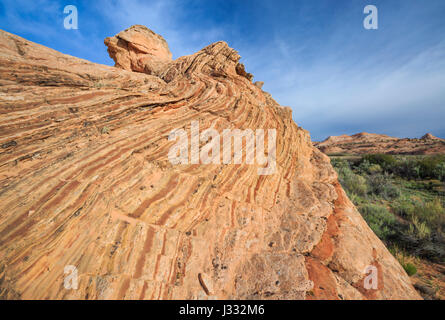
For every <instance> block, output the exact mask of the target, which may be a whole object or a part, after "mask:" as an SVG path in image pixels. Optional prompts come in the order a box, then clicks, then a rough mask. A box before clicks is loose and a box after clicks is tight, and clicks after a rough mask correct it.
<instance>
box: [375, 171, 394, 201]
mask: <svg viewBox="0 0 445 320" xmlns="http://www.w3.org/2000/svg"><path fill="white" fill-rule="evenodd" d="M367 181H368V186H369V192H371V194H375V195H378V196H382V197H383V198H384V199H385V200H392V199H396V198H398V197H400V195H401V191H400V189H399V188H397V187H396V186H395V185H393V184H392V183H391V179H390V177H389V175H387V174H372V175H369V176H368V179H367Z"/></svg>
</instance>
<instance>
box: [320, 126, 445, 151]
mask: <svg viewBox="0 0 445 320" xmlns="http://www.w3.org/2000/svg"><path fill="white" fill-rule="evenodd" d="M314 146H315V147H317V148H318V149H319V150H321V151H322V152H324V153H325V154H328V155H335V154H350V155H354V154H377V153H386V154H404V155H432V154H445V139H441V138H438V137H435V136H433V135H432V134H431V133H427V134H425V135H423V136H422V137H421V138H419V139H417V138H414V139H413V138H396V137H390V136H387V135H384V134H376V133H367V132H361V133H357V134H353V135H350V136H349V135H341V136H329V137H328V138H326V139H325V140H323V141H321V142H314Z"/></svg>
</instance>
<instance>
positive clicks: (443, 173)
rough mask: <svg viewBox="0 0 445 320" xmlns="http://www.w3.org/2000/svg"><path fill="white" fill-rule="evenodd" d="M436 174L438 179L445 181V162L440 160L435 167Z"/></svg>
mask: <svg viewBox="0 0 445 320" xmlns="http://www.w3.org/2000/svg"><path fill="white" fill-rule="evenodd" d="M434 176H435V177H436V178H437V180H440V181H443V182H445V162H440V163H438V164H437V165H436V167H435V168H434Z"/></svg>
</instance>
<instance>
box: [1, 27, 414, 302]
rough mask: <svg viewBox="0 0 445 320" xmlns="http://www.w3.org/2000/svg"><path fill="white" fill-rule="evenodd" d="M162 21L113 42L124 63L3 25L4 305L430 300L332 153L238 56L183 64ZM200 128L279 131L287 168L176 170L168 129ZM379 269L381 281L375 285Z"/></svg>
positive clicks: (223, 53)
mask: <svg viewBox="0 0 445 320" xmlns="http://www.w3.org/2000/svg"><path fill="white" fill-rule="evenodd" d="M141 30H142V31H141ZM147 30H148V29H144V28H142V27H140V26H136V27H133V28H130V29H128V30H127V31H125V35H124V36H122V34H120V36H119V35H118V36H117V38H119V39H120V40H118V41H115V40H116V39H117V38H108V39H107V40H106V43H107V44H108V46H109V52H110V54H111V56H112V57H113V58H114V59H115V61H116V66H117V67H119V68H116V67H108V66H103V65H98V64H94V63H90V62H88V61H85V60H81V59H77V58H74V57H71V56H68V55H64V54H61V53H58V52H56V51H54V50H51V49H48V48H45V47H43V46H40V45H38V44H35V43H32V42H29V41H26V40H24V39H22V38H20V37H17V36H15V35H12V34H9V33H7V32H4V31H0V84H1V86H0V114H1V116H0V145H1V149H0V190H1V191H0V296H1V297H2V298H6V299H215V298H218V299H305V298H309V299H418V298H419V295H418V294H417V293H416V291H415V290H414V289H413V287H412V286H411V283H410V279H409V278H408V276H407V275H406V274H405V272H404V270H403V268H402V267H401V266H400V265H399V264H398V263H397V261H396V260H395V259H394V258H393V257H392V256H391V254H390V253H389V252H388V250H387V249H386V248H385V246H384V245H383V244H382V243H381V242H380V240H379V239H378V238H377V237H376V236H375V235H374V234H373V232H372V231H371V230H370V228H369V227H368V226H367V225H366V223H365V222H364V220H363V219H362V218H361V216H360V214H359V213H358V212H357V210H356V209H355V208H354V206H353V204H352V203H351V202H350V201H349V200H348V198H347V196H346V195H345V193H344V191H343V190H342V188H341V186H340V185H339V184H338V181H337V176H336V174H335V172H334V170H333V169H332V167H331V165H330V163H329V159H328V157H327V156H325V155H323V154H322V153H321V152H320V151H318V150H317V149H316V148H314V147H313V146H312V143H311V139H310V136H309V133H308V132H307V131H305V130H303V129H302V128H300V127H298V126H297V125H296V124H295V123H294V121H293V120H292V116H291V110H290V108H286V107H281V106H280V105H278V104H277V103H276V102H275V101H274V100H273V99H272V97H271V96H270V95H269V94H267V93H266V92H264V91H262V90H261V89H260V86H257V85H254V84H253V83H252V82H251V79H252V76H251V75H249V74H248V73H247V72H246V71H245V70H244V67H241V66H240V64H239V62H238V61H239V58H240V57H239V55H238V54H237V52H236V51H235V50H233V49H231V48H229V47H228V45H227V44H226V43H224V42H217V43H214V44H212V45H209V46H208V47H206V48H204V49H202V50H200V51H199V52H197V53H195V54H193V55H190V56H186V57H181V58H179V59H177V60H175V61H171V60H170V59H171V56H169V51H168V46H166V43H165V46H164V45H163V44H164V42H165V41H163V39H162V38H160V37H159V36H157V35H155V34H154V33H152V32H151V31H147ZM141 35H145V36H147V37H148V38H147V39H145V40H144V37H143V36H141ZM135 39H136V40H135ZM132 41H134V42H132ZM118 42H119V43H120V44H118ZM115 45H117V46H118V48H117V47H115ZM122 61H124V62H122ZM123 69H125V70H123ZM131 70H133V71H138V72H132V71H131ZM144 72H146V73H144ZM147 73H148V74H147ZM191 121H198V122H199V125H200V128H201V130H205V129H207V128H214V129H216V130H218V131H220V132H222V130H224V129H226V128H229V129H234V128H238V129H242V130H244V129H252V130H256V129H276V131H277V142H276V163H277V170H276V173H275V174H271V175H258V174H257V168H258V167H259V165H257V164H253V165H249V164H245V163H243V164H206V165H204V164H183V165H173V164H172V163H171V162H170V161H169V159H168V152H169V149H170V148H171V147H172V145H173V144H174V142H173V141H169V139H168V136H169V134H170V132H171V131H172V130H173V129H176V128H183V129H185V130H186V132H188V133H189V132H190V124H191ZM66 266H74V267H76V268H77V271H78V288H77V289H76V290H73V289H66V288H65V286H64V280H65V277H66V275H65V274H64V271H65V267H66ZM368 266H375V267H376V269H377V270H378V280H379V281H378V288H377V289H365V288H364V278H365V277H366V275H365V273H364V270H365V269H366V268H367V267H368Z"/></svg>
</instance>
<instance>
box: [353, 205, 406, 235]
mask: <svg viewBox="0 0 445 320" xmlns="http://www.w3.org/2000/svg"><path fill="white" fill-rule="evenodd" d="M359 211H360V213H361V214H362V216H363V218H364V219H365V220H366V222H367V223H368V225H369V227H370V228H371V229H372V231H374V233H375V234H376V235H377V236H378V237H379V238H380V239H382V240H386V239H387V238H388V237H390V236H392V235H393V234H394V232H395V231H394V230H395V227H396V223H397V222H396V219H395V217H394V215H393V214H392V213H391V212H389V211H388V209H386V207H383V206H379V205H375V204H366V205H364V206H361V207H360V208H359Z"/></svg>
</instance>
